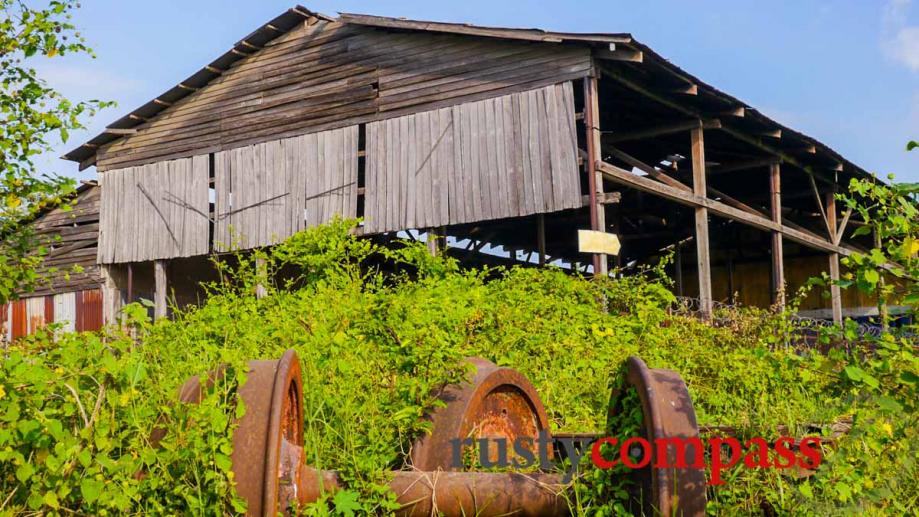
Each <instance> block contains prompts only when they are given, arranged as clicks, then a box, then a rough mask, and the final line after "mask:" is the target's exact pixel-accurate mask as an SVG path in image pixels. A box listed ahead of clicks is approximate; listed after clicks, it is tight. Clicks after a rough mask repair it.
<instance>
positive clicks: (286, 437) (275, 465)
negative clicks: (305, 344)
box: [232, 350, 303, 516]
mask: <svg viewBox="0 0 919 517" xmlns="http://www.w3.org/2000/svg"><path fill="white" fill-rule="evenodd" d="M302 390H303V380H302V379H301V376H300V361H299V360H298V359H297V354H296V353H295V352H294V351H293V350H288V351H286V352H284V355H283V356H281V359H280V360H276V361H250V362H249V372H248V377H247V380H246V383H245V384H244V385H243V386H242V387H240V389H239V396H240V398H241V399H242V400H243V402H245V405H246V412H245V414H244V415H243V417H242V418H241V419H240V421H239V427H237V429H236V432H235V433H234V434H233V455H232V460H233V474H234V476H235V479H236V491H237V493H238V494H239V496H240V497H242V498H243V499H245V500H246V503H247V514H248V515H272V516H273V515H277V512H278V510H279V509H278V501H279V499H280V496H281V494H280V486H279V485H280V483H279V475H278V473H279V472H281V448H282V444H283V442H285V441H286V442H288V443H290V444H293V445H296V446H299V447H302V446H303V399H302V394H303V391H302ZM282 510H284V509H282Z"/></svg>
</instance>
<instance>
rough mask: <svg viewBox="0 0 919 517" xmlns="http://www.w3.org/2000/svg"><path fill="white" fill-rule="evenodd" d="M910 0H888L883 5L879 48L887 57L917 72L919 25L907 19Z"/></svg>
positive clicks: (918, 68) (918, 62)
mask: <svg viewBox="0 0 919 517" xmlns="http://www.w3.org/2000/svg"><path fill="white" fill-rule="evenodd" d="M911 3H912V0H890V1H889V2H887V5H885V6H884V15H883V27H882V31H881V48H882V49H883V51H884V53H885V54H886V55H887V57H888V58H890V59H892V60H894V61H896V62H898V63H900V64H903V65H906V67H907V68H909V69H910V70H913V71H916V72H919V25H910V24H909V20H908V19H907V14H908V12H909V8H910V4H911Z"/></svg>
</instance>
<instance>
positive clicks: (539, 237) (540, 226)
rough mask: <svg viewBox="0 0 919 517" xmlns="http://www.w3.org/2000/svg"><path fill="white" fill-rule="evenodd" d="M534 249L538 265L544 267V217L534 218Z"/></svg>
mask: <svg viewBox="0 0 919 517" xmlns="http://www.w3.org/2000/svg"><path fill="white" fill-rule="evenodd" d="M536 249H537V252H538V253H539V265H540V266H545V265H546V216H545V214H539V215H537V216H536Z"/></svg>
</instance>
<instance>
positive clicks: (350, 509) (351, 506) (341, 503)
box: [332, 490, 361, 517]
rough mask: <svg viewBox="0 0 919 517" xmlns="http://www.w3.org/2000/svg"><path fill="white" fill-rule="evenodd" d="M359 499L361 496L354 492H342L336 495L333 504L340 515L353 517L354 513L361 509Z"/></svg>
mask: <svg viewBox="0 0 919 517" xmlns="http://www.w3.org/2000/svg"><path fill="white" fill-rule="evenodd" d="M358 497H359V494H358V493H357V492H355V491H353V490H341V491H339V492H336V493H335V497H334V498H333V499H332V504H334V505H335V510H336V511H337V512H338V513H339V514H341V515H344V516H346V517H353V515H354V512H356V511H358V510H360V509H361V504H360V503H359V502H358Z"/></svg>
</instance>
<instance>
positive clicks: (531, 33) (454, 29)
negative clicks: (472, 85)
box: [63, 6, 867, 175]
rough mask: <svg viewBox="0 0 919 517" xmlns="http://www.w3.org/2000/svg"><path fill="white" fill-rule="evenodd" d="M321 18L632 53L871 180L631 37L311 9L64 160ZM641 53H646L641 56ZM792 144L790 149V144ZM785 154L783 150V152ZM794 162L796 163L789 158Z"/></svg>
mask: <svg viewBox="0 0 919 517" xmlns="http://www.w3.org/2000/svg"><path fill="white" fill-rule="evenodd" d="M310 17H315V18H318V19H322V20H327V21H337V22H340V23H349V24H355V25H365V26H370V27H376V28H380V29H387V30H405V31H421V32H441V33H451V34H464V35H469V36H476V37H492V38H501V39H515V40H525V41H534V42H544V43H562V44H564V43H568V44H581V45H588V46H591V47H593V48H596V49H598V50H600V53H598V54H597V56H598V57H599V58H600V59H603V58H604V54H603V52H607V51H611V50H616V51H622V50H627V51H632V52H634V53H636V55H638V56H640V57H639V59H638V60H637V62H636V63H632V64H634V65H635V66H640V67H644V68H654V69H655V71H656V73H658V74H660V73H663V74H667V75H669V76H670V77H671V78H675V79H678V80H680V81H685V82H687V83H691V84H693V85H695V86H696V87H697V88H698V95H699V97H700V98H702V97H706V98H710V99H713V100H716V101H718V102H720V103H721V104H724V105H726V106H731V107H733V108H737V109H739V108H743V109H744V111H745V113H748V114H749V117H748V118H747V121H748V122H753V123H755V124H757V125H760V126H763V127H766V128H769V129H770V130H773V131H781V132H782V135H783V137H782V141H784V142H786V143H790V142H791V141H795V143H794V145H800V144H803V145H809V146H813V147H814V148H815V150H816V152H817V153H819V154H822V155H823V156H824V157H826V158H828V159H829V160H830V161H835V162H838V164H839V166H840V167H844V168H847V169H848V170H849V171H850V172H852V173H855V174H859V175H867V172H865V171H864V170H863V169H862V168H860V167H858V166H857V165H855V164H853V163H852V162H850V161H848V160H846V159H845V158H843V157H842V156H841V155H840V154H839V153H837V152H836V151H834V150H833V149H831V148H830V147H828V146H826V145H825V144H823V143H822V142H820V141H818V140H816V139H814V138H812V137H809V136H807V135H805V134H803V133H800V132H798V131H795V130H793V129H791V128H789V127H787V126H784V125H782V124H780V123H778V122H776V121H774V120H772V119H770V118H769V117H767V116H765V115H763V114H761V113H759V112H757V111H756V110H755V109H753V108H752V107H750V106H749V105H747V104H746V103H744V102H743V101H741V100H739V99H737V98H735V97H733V96H731V95H728V94H726V93H724V92H722V91H720V90H718V89H717V88H715V87H713V86H710V85H708V84H706V83H705V82H703V81H701V80H699V79H698V78H696V77H694V76H692V75H691V74H689V73H687V72H685V71H683V70H682V69H680V68H679V67H677V66H676V65H674V64H672V63H670V62H669V61H667V60H666V59H664V58H663V57H661V56H660V55H659V54H657V53H656V52H654V51H653V50H651V48H650V47H648V46H647V45H644V44H642V43H640V42H638V41H636V40H635V39H634V38H633V37H632V36H631V35H629V34H597V33H568V32H552V31H545V30H541V29H515V28H504V27H484V26H477V25H469V24H460V23H443V22H431V21H423V20H408V19H404V18H389V17H383V16H371V15H363V14H351V13H341V14H340V16H339V17H338V18H332V17H329V16H325V15H323V14H320V13H317V12H315V11H311V10H309V9H307V8H305V7H302V6H297V7H293V8H291V9H288V10H287V11H286V12H284V13H283V14H281V15H280V16H278V17H276V18H274V19H273V20H271V21H270V22H268V23H266V24H264V25H263V26H261V27H259V28H258V29H257V30H255V31H254V32H252V33H251V34H249V35H248V36H246V37H245V38H243V39H242V40H240V41H239V42H237V43H236V45H234V46H233V48H231V49H230V50H229V51H228V52H226V53H225V54H223V55H222V56H220V57H218V58H217V59H215V60H214V61H212V62H211V63H210V64H208V65H207V66H205V67H204V68H202V69H201V70H199V71H198V72H196V73H194V74H192V75H191V76H190V77H189V78H188V79H186V80H184V81H182V82H180V83H179V84H178V85H176V86H174V87H173V88H171V89H169V90H168V91H166V92H165V93H163V94H162V95H160V96H158V97H156V98H155V99H153V100H151V101H150V102H148V103H146V104H144V105H143V106H141V107H140V108H138V109H136V110H134V111H133V112H131V113H130V114H128V115H126V116H124V117H122V118H120V119H118V120H117V121H115V122H114V123H112V124H111V125H110V126H108V129H107V131H104V132H102V133H101V134H99V135H97V136H96V137H94V138H92V139H90V140H89V141H88V142H86V143H84V144H83V145H81V146H80V147H78V148H76V149H74V150H72V151H70V152H69V153H67V154H66V155H64V156H63V158H64V159H66V160H72V161H76V162H80V164H81V168H85V167H88V166H90V165H93V164H94V156H95V154H96V150H97V149H98V148H99V147H100V146H102V145H105V144H107V143H110V142H112V141H114V140H117V139H119V138H121V137H123V136H125V135H128V134H131V131H130V129H132V128H134V127H136V126H138V125H139V124H142V123H143V122H145V121H148V120H150V119H151V118H154V117H155V116H156V115H157V114H159V113H160V112H161V111H162V110H164V109H166V108H167V107H168V106H170V105H172V104H173V103H175V102H177V101H179V100H180V99H182V98H183V97H185V96H187V95H189V94H190V93H192V92H193V91H196V90H197V89H200V88H202V87H203V86H205V85H207V84H208V83H209V82H210V81H212V80H214V79H216V78H217V77H219V76H220V74H221V70H226V69H227V68H228V67H229V66H230V65H231V64H232V63H234V62H236V61H238V60H240V59H243V58H244V57H247V56H248V55H249V54H251V53H252V52H253V48H260V47H262V46H263V45H264V44H265V43H267V42H268V41H270V40H272V39H274V38H277V37H278V36H281V35H282V34H284V33H286V32H288V31H290V30H292V29H293V28H295V27H296V26H297V25H299V24H300V23H301V22H303V21H304V20H306V19H308V18H310ZM639 53H640V54H639ZM700 114H701V115H705V116H706V117H718V116H719V115H723V113H711V114H710V113H700ZM786 145H787V144H786ZM777 150H778V152H780V153H781V152H782V149H781V148H777ZM789 161H791V162H792V163H795V162H796V161H795V160H794V159H793V158H791V157H789Z"/></svg>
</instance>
